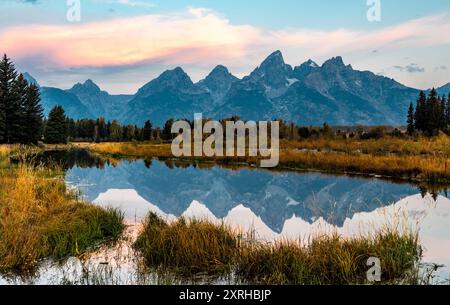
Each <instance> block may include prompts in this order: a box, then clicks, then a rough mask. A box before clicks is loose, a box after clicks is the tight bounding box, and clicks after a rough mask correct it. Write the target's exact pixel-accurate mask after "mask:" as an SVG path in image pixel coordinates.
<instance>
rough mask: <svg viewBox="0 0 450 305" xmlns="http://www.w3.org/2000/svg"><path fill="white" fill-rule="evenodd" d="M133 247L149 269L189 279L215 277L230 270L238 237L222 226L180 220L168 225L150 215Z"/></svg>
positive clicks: (205, 222) (154, 215) (152, 214)
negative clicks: (185, 276) (207, 275)
mask: <svg viewBox="0 0 450 305" xmlns="http://www.w3.org/2000/svg"><path fill="white" fill-rule="evenodd" d="M134 246H135V247H136V248H137V249H139V250H140V251H141V252H142V254H143V257H144V259H145V262H146V264H147V265H149V266H152V267H156V268H170V269H171V270H172V271H175V272H176V273H179V274H182V275H188V276H189V275H194V274H195V273H207V274H214V273H224V272H227V271H229V270H230V267H231V264H232V261H233V258H234V255H235V253H236V251H237V247H238V237H237V235H236V234H234V233H233V232H232V231H231V229H229V228H227V227H225V226H223V225H222V226H217V225H214V224H211V223H209V222H207V221H196V220H192V221H189V222H188V221H186V220H185V219H183V218H180V219H179V220H177V221H176V222H173V223H170V224H168V223H166V222H164V221H163V220H162V219H160V218H159V217H158V216H157V215H156V214H154V213H150V214H149V215H148V216H147V218H146V221H145V223H144V229H143V231H142V233H141V234H140V236H139V238H138V239H137V241H136V242H135V244H134Z"/></svg>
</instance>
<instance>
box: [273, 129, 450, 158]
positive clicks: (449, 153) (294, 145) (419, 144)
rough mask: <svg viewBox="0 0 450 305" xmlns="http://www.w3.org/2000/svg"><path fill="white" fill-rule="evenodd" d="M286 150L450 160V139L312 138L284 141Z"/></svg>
mask: <svg viewBox="0 0 450 305" xmlns="http://www.w3.org/2000/svg"><path fill="white" fill-rule="evenodd" d="M281 147H283V148H285V149H305V150H319V151H328V152H330V151H331V152H343V153H347V154H371V155H402V156H403V155H406V156H418V155H428V156H438V157H447V158H449V157H450V137H449V136H447V135H446V134H444V133H441V134H439V136H437V137H432V138H428V137H417V138H399V137H391V136H384V137H383V138H381V139H368V140H361V139H357V138H349V139H340V138H325V137H321V138H317V139H314V138H311V139H305V140H300V141H285V140H282V141H281Z"/></svg>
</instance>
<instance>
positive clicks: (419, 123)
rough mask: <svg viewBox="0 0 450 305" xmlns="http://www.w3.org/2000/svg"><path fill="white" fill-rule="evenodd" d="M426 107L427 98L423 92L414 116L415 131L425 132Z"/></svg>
mask: <svg viewBox="0 0 450 305" xmlns="http://www.w3.org/2000/svg"><path fill="white" fill-rule="evenodd" d="M426 107H427V97H426V96H425V93H424V92H423V91H420V94H419V99H418V100H417V106H416V113H415V115H414V121H415V124H414V126H415V129H417V130H421V131H424V130H425V122H426Z"/></svg>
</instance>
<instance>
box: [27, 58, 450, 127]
mask: <svg viewBox="0 0 450 305" xmlns="http://www.w3.org/2000/svg"><path fill="white" fill-rule="evenodd" d="M25 77H26V79H28V80H29V81H30V82H32V83H35V84H38V83H37V81H36V80H35V79H34V78H33V77H32V76H31V75H29V74H28V73H26V74H25ZM437 90H438V92H439V94H447V93H448V92H450V83H449V84H447V85H445V86H443V87H441V88H438V89H437ZM40 91H41V98H42V104H43V107H44V110H45V114H46V115H47V114H48V112H49V111H50V109H51V108H52V107H53V106H55V105H57V104H58V105H61V106H63V107H64V109H65V110H66V113H67V115H68V116H69V117H72V118H74V119H79V118H97V117H105V118H106V119H108V120H112V119H117V120H119V121H120V122H122V123H126V124H137V125H142V124H143V123H144V122H145V121H146V120H151V121H152V122H153V123H154V124H155V125H158V126H162V125H163V124H164V122H165V121H166V120H167V119H169V118H188V119H192V118H193V115H194V113H197V112H201V113H203V116H204V117H209V118H214V119H223V118H227V117H231V116H234V115H237V116H239V117H241V118H242V119H246V120H271V119H284V120H287V121H293V122H295V123H297V124H300V125H321V124H322V123H324V122H327V123H328V124H332V125H356V124H362V125H404V124H405V117H406V113H407V109H408V106H409V104H410V103H411V102H415V100H416V99H417V96H418V93H419V90H418V89H415V88H410V87H407V86H405V85H402V84H400V83H399V82H397V81H395V80H394V79H392V78H388V77H384V76H381V75H376V74H374V73H372V72H370V71H358V70H355V69H353V68H352V66H351V65H346V64H345V63H344V61H343V59H342V57H340V56H338V57H334V58H331V59H329V60H327V61H325V62H324V63H323V64H322V65H321V66H319V65H318V64H316V63H315V62H314V61H312V60H308V61H306V62H305V63H303V64H301V65H299V66H296V67H292V66H290V65H288V64H286V63H285V61H284V59H283V55H282V53H281V52H280V51H276V52H274V53H272V54H271V55H270V56H269V57H267V58H266V59H265V60H264V61H263V62H262V63H261V65H259V66H258V67H257V68H256V69H255V70H254V71H253V72H251V73H250V74H249V75H248V76H245V77H243V78H242V79H239V78H237V77H235V76H234V75H232V74H231V73H230V72H229V71H228V69H227V68H226V67H224V66H222V65H219V66H217V67H215V68H214V69H213V70H212V71H211V73H209V74H208V76H207V77H206V78H205V79H203V80H201V81H199V82H197V83H194V82H193V81H192V80H191V78H190V77H189V76H188V75H187V74H186V73H185V72H184V71H183V69H182V68H180V67H177V68H175V69H173V70H167V71H165V72H163V73H162V74H161V75H160V76H158V77H157V78H156V79H153V80H151V81H150V82H148V83H146V84H145V85H144V86H142V87H141V88H140V89H139V90H138V91H137V92H136V94H134V95H110V94H109V93H108V92H106V91H102V90H101V89H100V88H99V87H98V86H97V85H96V84H95V83H94V82H93V81H92V80H87V81H86V82H84V83H82V84H81V83H78V84H76V85H74V86H73V87H72V88H70V89H67V90H62V89H58V88H52V87H40Z"/></svg>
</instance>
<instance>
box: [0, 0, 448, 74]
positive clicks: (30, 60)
mask: <svg viewBox="0 0 450 305" xmlns="http://www.w3.org/2000/svg"><path fill="white" fill-rule="evenodd" d="M102 1H113V0H102ZM114 2H116V3H119V2H120V3H122V4H124V5H133V3H134V5H138V4H137V3H139V2H143V1H137V0H136V1H125V0H116V1H114ZM145 3H149V2H145ZM448 32H450V18H449V16H448V15H446V14H441V15H436V16H429V17H424V18H419V19H415V20H411V21H408V22H404V23H401V24H397V25H393V26H389V27H385V28H382V29H378V30H364V31H356V30H349V29H335V30H316V29H309V28H285V29H281V30H271V29H265V28H260V27H256V26H252V25H245V24H244V25H236V24H232V23H231V22H230V21H229V20H228V19H226V18H225V17H223V16H222V15H220V14H218V13H216V12H214V11H211V10H208V9H204V8H189V9H188V10H187V11H184V12H177V13H164V14H162V13H161V14H147V15H142V16H137V17H121V18H116V19H109V20H104V21H97V22H86V23H75V24H63V25H46V24H33V25H23V26H14V27H6V28H2V29H1V30H0V45H1V46H2V49H3V50H4V51H5V52H6V53H7V54H9V56H11V57H12V58H14V59H15V61H16V62H20V63H27V65H31V66H33V67H36V69H41V70H53V71H54V70H57V69H83V68H88V69H90V68H107V67H137V66H139V65H142V64H155V65H156V64H157V65H159V66H175V65H182V66H184V65H196V66H197V67H199V66H200V67H201V66H203V67H210V66H211V65H213V64H218V63H221V64H225V65H232V66H234V67H238V69H241V70H244V69H245V72H248V70H249V69H250V68H252V67H254V65H256V64H258V63H259V61H260V60H261V59H262V58H263V57H264V56H265V55H267V54H269V53H271V52H272V51H273V50H275V49H281V50H283V51H284V52H285V53H286V54H287V55H288V56H287V57H293V56H305V58H307V57H308V58H309V57H310V56H314V57H315V58H322V59H325V58H329V57H332V56H335V55H343V56H346V55H348V54H354V53H357V52H359V51H362V52H363V53H366V54H367V53H369V54H372V53H371V52H372V51H373V50H383V53H384V54H387V53H389V52H392V51H396V50H406V49H408V48H410V49H416V48H424V47H425V48H431V47H435V46H438V45H450V35H442V33H448ZM369 56H370V55H369ZM299 59H300V58H299ZM396 69H397V70H400V71H406V72H409V73H417V72H424V71H425V69H424V68H422V67H418V66H417V65H409V66H397V67H396ZM240 72H241V71H238V73H237V74H240Z"/></svg>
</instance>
